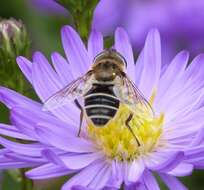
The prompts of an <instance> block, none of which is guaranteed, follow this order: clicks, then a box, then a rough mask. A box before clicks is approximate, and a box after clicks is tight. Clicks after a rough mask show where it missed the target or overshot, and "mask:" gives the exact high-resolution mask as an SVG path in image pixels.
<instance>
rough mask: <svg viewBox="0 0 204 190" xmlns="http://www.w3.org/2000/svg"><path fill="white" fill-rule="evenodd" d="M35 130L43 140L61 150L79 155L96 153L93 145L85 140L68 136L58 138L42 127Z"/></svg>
mask: <svg viewBox="0 0 204 190" xmlns="http://www.w3.org/2000/svg"><path fill="white" fill-rule="evenodd" d="M35 130H36V132H37V134H38V135H39V136H40V138H41V139H43V140H44V141H46V142H47V143H48V144H50V145H52V146H54V147H57V148H59V149H61V150H66V151H69V152H78V153H85V152H95V148H94V147H93V144H92V143H91V142H89V141H87V140H85V139H82V138H79V137H71V136H69V135H67V134H64V135H63V136H62V135H61V136H58V135H57V134H55V133H53V132H52V131H51V130H46V129H43V128H41V127H40V126H38V127H36V128H35Z"/></svg>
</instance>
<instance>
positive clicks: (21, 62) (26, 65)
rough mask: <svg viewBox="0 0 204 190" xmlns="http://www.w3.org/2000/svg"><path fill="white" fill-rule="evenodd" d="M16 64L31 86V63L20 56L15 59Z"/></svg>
mask: <svg viewBox="0 0 204 190" xmlns="http://www.w3.org/2000/svg"><path fill="white" fill-rule="evenodd" d="M16 62H17V63H18V66H19V67H20V69H21V71H22V72H23V74H24V75H25V77H26V78H27V80H28V81H29V82H30V83H31V84H32V62H30V61H29V60H28V59H26V58H25V57H22V56H19V57H17V59H16Z"/></svg>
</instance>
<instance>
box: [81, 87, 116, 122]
mask: <svg viewBox="0 0 204 190" xmlns="http://www.w3.org/2000/svg"><path fill="white" fill-rule="evenodd" d="M84 98H85V110H86V114H87V116H88V117H89V118H90V119H91V120H92V122H93V123H94V124H95V125H96V126H103V125H105V124H106V123H107V122H108V121H109V120H110V119H112V118H113V117H114V116H115V114H116V112H117V110H118V108H119V103H120V102H119V100H118V99H117V97H116V96H115V94H114V92H113V86H112V85H105V84H100V85H99V84H95V85H93V88H92V89H91V90H90V91H89V92H88V93H87V94H86V95H85V96H84Z"/></svg>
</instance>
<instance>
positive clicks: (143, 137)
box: [87, 101, 164, 161]
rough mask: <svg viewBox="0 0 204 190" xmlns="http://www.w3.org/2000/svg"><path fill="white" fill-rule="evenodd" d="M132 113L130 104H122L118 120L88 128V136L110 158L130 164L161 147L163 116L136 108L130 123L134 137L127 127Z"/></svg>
mask: <svg viewBox="0 0 204 190" xmlns="http://www.w3.org/2000/svg"><path fill="white" fill-rule="evenodd" d="M150 103H151V101H150ZM138 107H139V108H138ZM131 113H133V112H132V111H131V110H130V109H129V107H128V106H127V105H124V104H121V105H120V107H119V109H118V111H117V113H116V115H115V117H114V118H113V119H111V120H110V121H109V122H108V124H107V125H106V126H104V127H96V126H94V125H93V124H91V123H90V124H88V126H87V132H88V137H89V138H90V139H91V140H92V141H93V142H94V143H95V144H96V146H97V147H98V148H99V150H102V151H103V152H104V153H105V155H106V156H107V157H108V158H110V159H117V160H120V161H123V160H127V161H131V160H134V159H135V158H137V157H138V156H139V155H142V154H145V153H148V152H151V151H153V150H154V148H155V147H157V145H158V140H159V138H160V135H161V133H162V125H163V122H164V115H163V114H160V115H159V116H157V117H156V116H153V115H152V112H151V110H148V109H144V106H143V105H141V106H139V105H137V109H136V110H135V113H134V114H133V117H132V119H131V120H130V122H129V126H130V128H131V129H132V132H133V133H134V135H135V136H134V135H133V134H132V133H131V131H130V129H129V128H128V127H127V125H126V123H127V122H126V120H127V118H128V117H129V115H130V114H131ZM135 137H136V138H135ZM137 141H138V142H139V144H138V142H137Z"/></svg>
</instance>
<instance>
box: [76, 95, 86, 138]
mask: <svg viewBox="0 0 204 190" xmlns="http://www.w3.org/2000/svg"><path fill="white" fill-rule="evenodd" d="M74 103H75V105H76V106H77V107H78V108H79V109H80V111H81V113H80V124H79V130H78V133H77V136H78V137H80V133H81V127H82V121H83V116H84V110H83V108H82V106H81V105H80V104H79V102H78V100H76V99H75V100H74Z"/></svg>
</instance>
